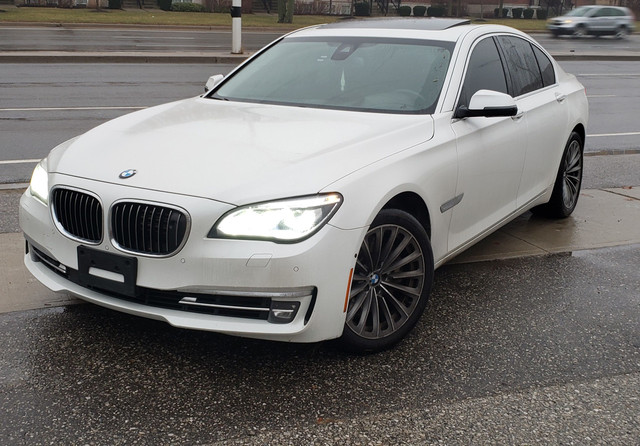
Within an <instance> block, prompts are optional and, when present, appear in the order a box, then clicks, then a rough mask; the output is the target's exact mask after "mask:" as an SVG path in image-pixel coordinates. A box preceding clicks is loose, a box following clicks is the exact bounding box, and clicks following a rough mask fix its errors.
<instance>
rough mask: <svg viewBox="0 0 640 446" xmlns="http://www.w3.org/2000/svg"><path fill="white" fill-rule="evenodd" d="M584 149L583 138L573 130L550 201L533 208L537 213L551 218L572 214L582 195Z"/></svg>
mask: <svg viewBox="0 0 640 446" xmlns="http://www.w3.org/2000/svg"><path fill="white" fill-rule="evenodd" d="M583 149H584V143H583V141H582V138H581V137H580V135H579V134H577V133H576V132H572V133H571V136H569V140H568V141H567V145H566V146H565V148H564V152H563V154H562V160H561V161H560V167H559V168H558V174H557V176H556V181H555V183H554V185H553V192H552V193H551V199H550V200H549V202H548V203H546V204H543V205H541V206H538V207H535V208H533V209H532V211H533V212H534V213H535V214H542V215H545V216H547V217H551V218H566V217H568V216H569V215H571V213H572V212H573V210H574V209H575V208H576V205H577V204H578V198H579V197H580V188H581V186H582V172H583V170H584V163H583V153H582V152H583Z"/></svg>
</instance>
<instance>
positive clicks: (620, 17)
mask: <svg viewBox="0 0 640 446" xmlns="http://www.w3.org/2000/svg"><path fill="white" fill-rule="evenodd" d="M635 21H636V18H635V16H634V15H633V12H631V10H630V9H629V8H621V7H617V6H596V5H590V6H581V7H579V8H576V9H573V10H571V11H570V12H568V13H567V14H565V15H563V16H560V17H554V18H552V19H549V21H548V22H547V29H548V30H549V31H551V33H552V34H553V35H554V36H556V37H557V36H559V35H561V34H570V35H573V36H575V37H582V36H585V35H587V34H590V35H596V36H601V35H613V36H615V37H616V38H618V39H621V38H623V37H624V36H626V35H627V34H629V33H630V32H632V31H633V30H634V28H635Z"/></svg>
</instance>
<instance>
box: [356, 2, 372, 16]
mask: <svg viewBox="0 0 640 446" xmlns="http://www.w3.org/2000/svg"><path fill="white" fill-rule="evenodd" d="M353 9H354V14H355V15H356V16H358V17H365V16H369V15H371V10H370V9H369V2H356V3H355V4H354V5H353Z"/></svg>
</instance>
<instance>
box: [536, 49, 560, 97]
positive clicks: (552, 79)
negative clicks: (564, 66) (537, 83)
mask: <svg viewBox="0 0 640 446" xmlns="http://www.w3.org/2000/svg"><path fill="white" fill-rule="evenodd" d="M532 47H533V53H534V54H535V55H536V60H537V61H538V66H539V67H540V72H541V73H542V82H543V83H544V86H545V87H548V86H549V85H553V84H555V83H556V74H555V72H554V71H553V64H552V63H551V61H550V60H549V58H548V57H547V55H546V54H544V53H543V52H542V51H540V49H539V48H537V47H536V46H534V45H532Z"/></svg>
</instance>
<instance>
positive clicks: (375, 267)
mask: <svg viewBox="0 0 640 446" xmlns="http://www.w3.org/2000/svg"><path fill="white" fill-rule="evenodd" d="M433 269H434V268H433V253H432V251H431V243H430V242H429V237H428V236H427V233H426V231H425V229H424V227H423V226H422V225H421V224H420V222H418V220H416V219H415V218H414V217H413V216H411V215H410V214H408V213H406V212H404V211H400V210H396V209H384V210H382V211H380V213H379V214H378V216H377V217H376V218H375V219H374V221H373V223H372V224H371V227H370V228H369V230H368V231H367V234H366V235H365V237H364V240H363V242H362V246H361V247H360V250H359V252H358V257H357V260H356V265H355V268H354V272H353V279H352V282H351V291H350V294H349V304H348V307H347V317H346V321H345V327H344V332H343V334H342V337H341V338H340V342H341V344H342V346H343V347H345V348H346V349H348V350H351V351H356V352H376V351H381V350H384V349H387V348H389V347H391V346H393V345H394V344H396V343H397V342H398V341H400V340H401V339H402V338H403V337H404V336H406V334H407V333H408V332H409V331H410V330H411V329H412V328H413V326H414V325H415V324H416V322H418V319H419V318H420V316H421V315H422V313H423V311H424V308H425V306H426V304H427V299H428V297H429V293H430V292H431V285H432V282H433Z"/></svg>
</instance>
